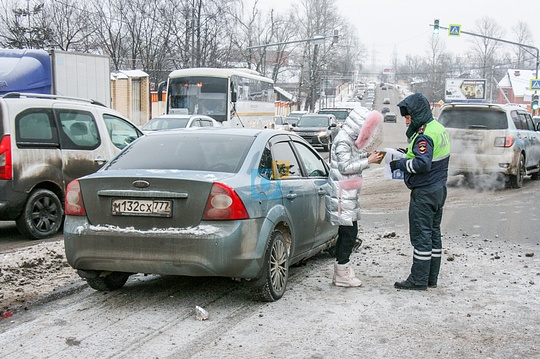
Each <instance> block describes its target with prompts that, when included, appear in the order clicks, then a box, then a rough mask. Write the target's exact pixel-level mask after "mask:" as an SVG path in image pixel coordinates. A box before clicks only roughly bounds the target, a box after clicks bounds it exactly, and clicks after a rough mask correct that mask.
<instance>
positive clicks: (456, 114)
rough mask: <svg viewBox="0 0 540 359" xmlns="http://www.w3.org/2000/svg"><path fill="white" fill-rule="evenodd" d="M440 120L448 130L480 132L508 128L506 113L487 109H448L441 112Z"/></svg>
mask: <svg viewBox="0 0 540 359" xmlns="http://www.w3.org/2000/svg"><path fill="white" fill-rule="evenodd" d="M438 120H439V122H440V123H441V124H442V125H443V126H445V127H447V128H462V129H479V130H504V129H507V128H508V121H507V120H506V113H505V112H503V111H497V110H490V109H486V108H482V109H457V108H448V109H446V110H443V111H442V112H441V115H440V117H439V118H438Z"/></svg>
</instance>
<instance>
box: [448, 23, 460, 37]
mask: <svg viewBox="0 0 540 359" xmlns="http://www.w3.org/2000/svg"><path fill="white" fill-rule="evenodd" d="M459 35H461V25H458V24H450V25H448V36H459Z"/></svg>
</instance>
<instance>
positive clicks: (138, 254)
mask: <svg viewBox="0 0 540 359" xmlns="http://www.w3.org/2000/svg"><path fill="white" fill-rule="evenodd" d="M327 186H328V165H327V163H326V162H325V161H324V160H323V159H322V158H321V157H320V155H319V154H318V153H317V151H315V150H314V149H313V148H312V147H311V146H310V145H309V144H308V143H307V142H306V141H305V140H303V139H302V138H301V137H299V136H297V135H294V134H292V133H291V134H287V133H284V132H282V131H276V130H268V129H266V130H254V129H238V128H199V129H192V130H189V131H188V130H171V131H164V132H160V133H150V134H148V135H146V136H144V137H141V138H139V139H138V140H136V141H134V142H133V143H132V144H131V145H130V146H129V147H127V148H126V149H125V150H124V151H123V152H122V153H121V154H120V155H119V156H117V157H116V158H115V159H113V160H112V161H111V162H110V163H109V164H107V165H106V166H105V167H104V168H103V169H102V170H100V171H98V172H96V173H94V174H92V175H88V176H85V177H82V178H79V179H77V180H75V181H73V182H71V183H70V184H69V186H68V190H67V194H66V204H65V205H66V221H65V226H64V241H65V250H66V256H67V259H68V262H69V264H70V265H71V266H72V267H73V268H75V269H77V270H78V273H79V275H80V276H82V277H84V278H86V279H87V282H88V284H89V285H90V286H91V287H92V288H94V289H97V290H113V289H119V288H121V287H122V286H123V285H124V284H125V283H126V281H127V279H128V277H129V276H130V275H131V274H134V273H153V274H164V275H183V276H221V277H231V278H235V279H241V280H242V281H243V282H245V283H247V284H249V285H250V286H251V287H252V288H251V289H252V292H253V293H255V295H256V296H257V298H259V299H261V300H263V301H274V300H277V299H279V298H281V297H282V296H283V294H284V292H285V288H286V284H287V280H288V273H289V266H290V265H292V264H295V263H298V262H299V261H302V260H304V259H307V258H309V257H311V256H313V255H315V254H317V253H319V252H321V251H322V250H324V249H327V248H329V247H331V246H333V245H334V243H335V239H336V235H337V227H336V226H332V225H330V223H329V222H327V221H326V220H325V193H326V191H327Z"/></svg>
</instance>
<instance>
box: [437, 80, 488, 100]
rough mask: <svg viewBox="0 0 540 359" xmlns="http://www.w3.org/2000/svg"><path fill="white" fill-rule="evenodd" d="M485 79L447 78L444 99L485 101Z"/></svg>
mask: <svg viewBox="0 0 540 359" xmlns="http://www.w3.org/2000/svg"><path fill="white" fill-rule="evenodd" d="M486 82H487V81H486V80H485V79H446V85H445V89H444V101H445V102H453V101H485V100H486Z"/></svg>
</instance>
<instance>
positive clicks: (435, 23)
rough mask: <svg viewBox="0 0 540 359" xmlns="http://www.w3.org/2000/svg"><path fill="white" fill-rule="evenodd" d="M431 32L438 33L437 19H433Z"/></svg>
mask: <svg viewBox="0 0 540 359" xmlns="http://www.w3.org/2000/svg"><path fill="white" fill-rule="evenodd" d="M433 33H434V34H438V33H439V19H435V22H434V25H433Z"/></svg>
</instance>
